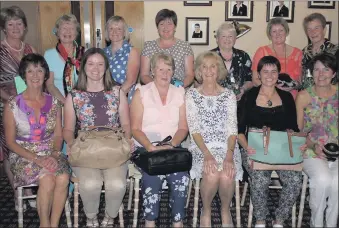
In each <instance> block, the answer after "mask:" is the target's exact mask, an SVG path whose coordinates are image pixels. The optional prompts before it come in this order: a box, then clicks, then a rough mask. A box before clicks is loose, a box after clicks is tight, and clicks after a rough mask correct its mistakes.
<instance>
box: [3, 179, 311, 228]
mask: <svg viewBox="0 0 339 228" xmlns="http://www.w3.org/2000/svg"><path fill="white" fill-rule="evenodd" d="M240 186H241V187H240V193H241V192H242V186H243V184H241V185H240ZM193 196H194V188H193V190H192V194H191V199H190V204H189V208H188V209H187V216H186V218H185V220H184V225H185V227H192V219H193ZM278 197H279V190H270V196H269V199H268V207H269V210H270V215H269V216H268V219H267V225H268V227H270V224H272V222H271V221H272V218H273V217H274V209H275V208H276V207H277V205H278ZM127 200H128V199H127V194H126V196H125V199H124V205H125V207H127ZM72 205H73V197H71V207H72V208H73V206H72ZM297 205H298V206H297V212H298V210H299V200H298V204H297ZM212 206H213V209H212V226H213V227H221V217H220V213H219V208H220V199H219V197H218V196H216V197H215V199H214V200H213V203H212ZM200 208H201V200H200V202H199V209H200ZM248 208H249V195H248V194H247V198H246V203H245V206H244V207H241V223H242V227H247V217H248ZM79 210H80V212H79V227H85V225H86V216H85V214H84V211H83V208H82V204H81V202H80V208H79ZM169 211H170V208H169V206H168V192H167V190H165V192H164V193H163V194H162V199H161V209H160V216H159V219H158V221H157V227H171V218H170V213H169ZM231 213H232V217H233V223H234V224H236V221H235V218H236V216H235V207H232V209H231ZM199 214H200V210H199V212H198V215H199ZM71 216H72V220H73V211H72V212H71ZM103 216H104V195H103V194H102V195H101V205H100V213H99V215H98V217H99V222H100V221H101V220H102V218H103ZM297 216H298V214H297ZM132 219H133V205H132V210H130V211H127V210H126V209H125V210H124V221H125V227H132ZM198 220H199V218H198ZM309 220H310V209H309V206H308V202H307V201H306V203H305V209H304V215H303V223H302V227H309ZM254 221H255V219H254V218H253V222H254ZM118 224H119V222H118V219H115V226H116V227H118V226H119V225H118ZM291 224H292V223H291V218H290V219H288V220H287V221H286V223H285V226H286V227H291ZM198 225H199V222H198ZM17 226H18V217H17V212H16V211H15V209H14V199H13V191H12V189H11V187H10V186H9V183H8V181H7V179H6V178H5V177H1V178H0V227H4V228H5V227H6V228H9V227H17ZM24 227H39V218H38V214H37V211H36V209H33V208H30V207H29V206H28V210H27V211H26V212H25V213H24ZM60 227H67V224H66V217H65V215H64V214H63V215H62V218H61V221H60ZM138 227H144V221H143V220H142V205H141V201H140V205H139V222H138Z"/></svg>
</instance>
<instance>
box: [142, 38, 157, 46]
mask: <svg viewBox="0 0 339 228" xmlns="http://www.w3.org/2000/svg"><path fill="white" fill-rule="evenodd" d="M156 45H157V40H148V41H145V43H144V48H147V47H154V46H156Z"/></svg>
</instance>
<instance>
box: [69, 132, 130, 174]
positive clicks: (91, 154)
mask: <svg viewBox="0 0 339 228" xmlns="http://www.w3.org/2000/svg"><path fill="white" fill-rule="evenodd" d="M98 129H101V130H100V131H98ZM129 157H130V144H129V143H128V141H127V140H126V138H125V137H124V132H123V130H122V129H121V128H111V127H107V126H96V127H93V128H91V129H90V130H86V131H84V130H81V131H79V135H78V137H77V138H76V139H75V141H74V143H73V144H72V145H71V146H70V154H69V156H68V161H69V163H70V164H71V166H73V167H84V168H94V169H109V168H114V167H118V166H121V165H122V164H124V163H125V162H126V161H127V160H128V159H129Z"/></svg>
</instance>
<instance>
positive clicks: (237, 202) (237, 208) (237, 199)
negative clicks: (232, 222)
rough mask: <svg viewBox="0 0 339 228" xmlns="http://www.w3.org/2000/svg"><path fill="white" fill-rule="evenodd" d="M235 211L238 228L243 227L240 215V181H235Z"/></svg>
mask: <svg viewBox="0 0 339 228" xmlns="http://www.w3.org/2000/svg"><path fill="white" fill-rule="evenodd" d="M235 211H236V217H237V227H241V215H240V190H239V181H238V180H236V181H235Z"/></svg>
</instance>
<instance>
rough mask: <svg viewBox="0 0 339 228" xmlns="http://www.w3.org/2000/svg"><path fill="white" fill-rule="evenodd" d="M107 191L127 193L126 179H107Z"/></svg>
mask: <svg viewBox="0 0 339 228" xmlns="http://www.w3.org/2000/svg"><path fill="white" fill-rule="evenodd" d="M104 184H105V190H108V191H109V190H114V191H119V192H121V191H123V192H124V191H126V178H123V179H114V178H111V179H108V180H107V179H106V180H105V183H104Z"/></svg>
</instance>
